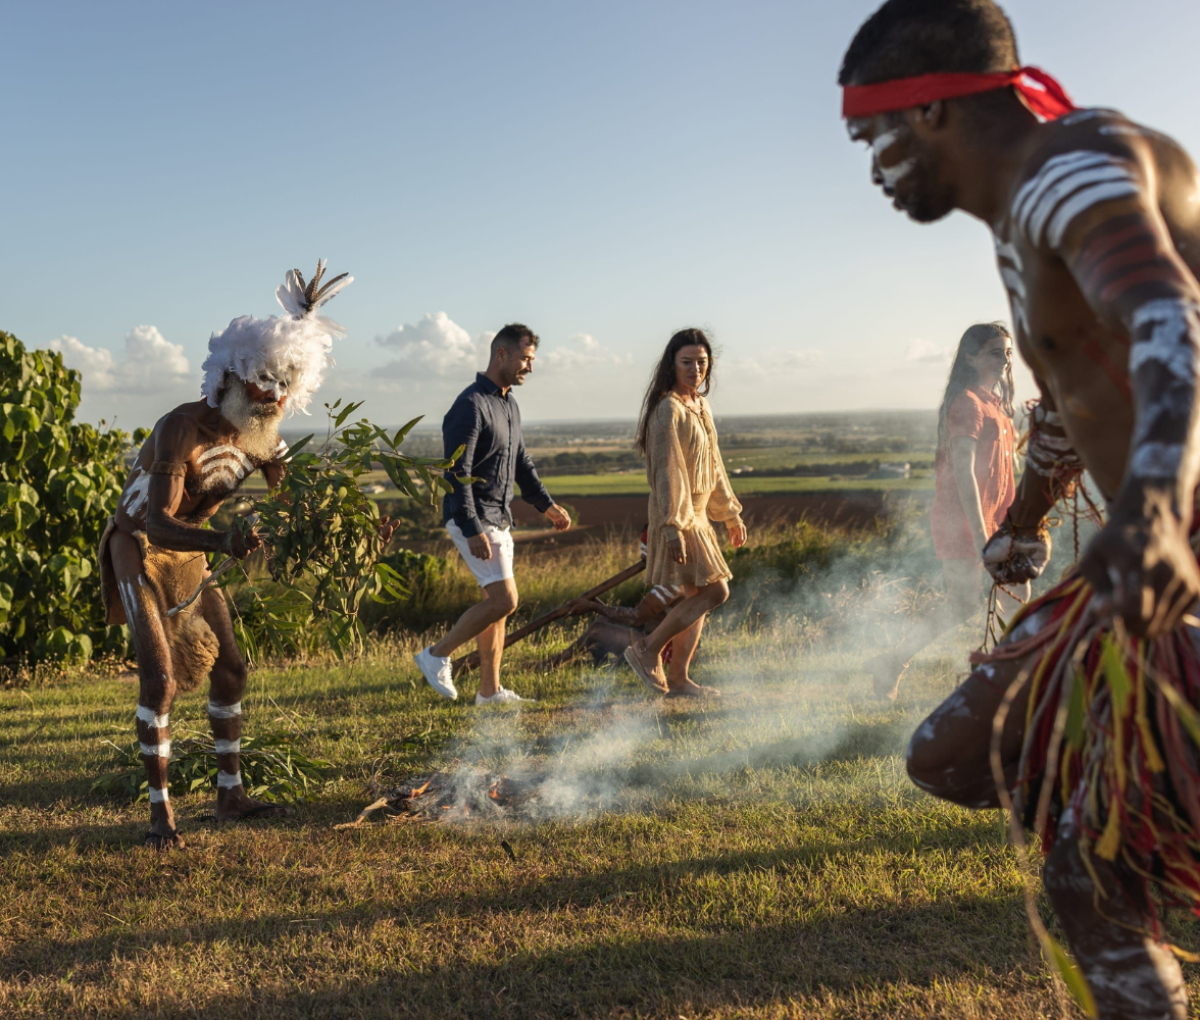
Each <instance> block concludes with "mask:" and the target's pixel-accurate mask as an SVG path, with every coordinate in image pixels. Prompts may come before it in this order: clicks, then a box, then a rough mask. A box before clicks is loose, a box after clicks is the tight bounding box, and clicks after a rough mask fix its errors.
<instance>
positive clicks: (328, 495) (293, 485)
mask: <svg viewBox="0 0 1200 1020" xmlns="http://www.w3.org/2000/svg"><path fill="white" fill-rule="evenodd" d="M361 406H362V401H355V402H351V403H348V404H346V405H345V406H343V405H342V402H341V401H340V400H338V401H336V402H335V403H333V404H326V405H325V407H326V411H327V414H328V418H329V427H328V430H327V433H326V436H325V439H324V441H323V442H322V444H321V445H320V446H319V447H316V448H313V446H312V439H313V437H312V436H311V435H310V436H306V437H305V438H303V439H301V440H299V441H298V442H297V443H295V444H294V445H293V446H292V447H291V448H290V449H289V451H288V454H287V470H286V472H285V473H284V476H283V479H282V481H281V482H280V484H279V486H278V487H277V488H275V489H274V490H272V491H271V492H269V493H267V494H266V495H265V496H262V497H260V498H257V499H254V500H252V501H251V506H250V510H251V511H252V513H250V514H248V515H247V516H245V517H238V518H235V519H234V527H237V528H239V529H241V530H243V531H249V529H250V528H252V527H257V528H258V530H259V533H260V535H261V536H262V539H263V555H264V560H265V566H266V570H267V573H268V574H270V576H271V579H272V580H273V581H275V582H276V583H277V584H279V585H280V586H281V588H282V589H283V590H284V592H286V593H287V599H288V600H289V602H290V605H289V606H288V608H287V610H286V611H284V608H283V606H282V605H280V604H272V602H274V601H275V600H264V599H262V596H261V594H260V593H258V592H255V593H254V595H253V598H254V600H255V611H254V612H253V613H251V614H249V615H250V616H252V617H253V618H254V623H255V626H254V628H253V629H251V628H250V627H249V626H248V625H247V616H246V615H243V614H239V618H238V620H237V621H236V623H235V628H236V629H238V631H239V637H240V638H241V639H242V640H243V647H244V648H245V650H246V652H247V654H248V655H250V656H251V657H254V652H255V651H256V650H267V649H277V648H281V647H286V646H288V645H289V644H292V643H293V639H292V638H290V637H289V635H288V633H287V631H289V630H295V629H296V628H303V627H307V626H311V624H313V623H315V622H319V623H321V624H322V625H323V627H324V629H325V632H326V637H327V640H328V642H329V644H330V646H331V648H332V649H333V651H334V653H335V654H336V655H338V656H339V657H342V656H345V655H347V654H356V653H358V652H359V651H361V650H362V646H363V629H362V625H361V623H360V621H359V610H360V608H361V607H362V604H363V601H364V599H367V598H369V599H371V600H373V601H376V602H395V601H397V600H399V599H403V598H405V597H407V595H408V594H409V593H408V591H407V590H406V589H405V587H404V584H403V582H402V579H401V576H400V574H399V573H397V572H396V570H395V569H393V568H392V567H391V566H389V565H388V564H387V563H386V562H384V561H383V560H382V556H383V553H384V551H385V547H386V544H387V541H386V537H387V535H388V534H389V531H388V528H387V526H386V525H387V520H386V518H384V517H382V516H381V515H380V512H379V507H378V505H377V504H376V503H375V501H374V500H372V499H371V498H370V496H368V495H367V493H365V492H364V491H363V488H362V484H361V480H362V477H363V476H364V475H365V474H367V473H368V472H371V471H374V470H377V467H376V466H377V465H378V466H379V467H382V469H383V470H384V471H385V472H386V473H387V476H388V478H390V479H391V480H392V483H393V484H394V485H395V486H396V488H397V489H399V490H400V491H401V492H402V493H404V494H405V495H407V496H410V497H411V498H412V499H415V500H417V501H419V502H422V503H425V504H427V505H430V506H432V505H435V504H436V502H437V499H438V496H439V494H441V493H443V492H450V491H451V487H450V483H449V482H448V481H446V479H445V478H444V477H443V476H442V474H441V472H443V471H445V470H448V469H449V468H450V467H451V466H452V465H453V463H454V461H455V460H457V459H458V457H459V456H461V454H462V451H461V450H458V451H456V452H455V453H454V455H453V456H452V457H450V458H448V459H439V458H432V457H410V456H408V455H407V454H405V453H403V452H401V449H400V447H401V445H402V444H403V443H404V440H405V438H406V437H407V436H408V434H409V432H410V431H411V430H412V428H413V426H415V425H416V424H417V422H419V421H420V420H421V419H420V418H419V417H418V418H414V419H413V420H412V421H410V422H408V424H406V425H404V426H403V427H401V428H399V429H397V430H396V431H395V432H392V433H389V432H388V431H387V430H385V429H383V428H380V427H379V426H378V425H373V424H372V423H371V422H369V421H368V420H367V419H365V418H360V419H358V420H357V421H354V422H350V421H349V419H350V416H351V415H352V414H354V412H355V411H357V410H358V408H360V407H361ZM464 481H470V479H464ZM247 580H249V578H248V577H247Z"/></svg>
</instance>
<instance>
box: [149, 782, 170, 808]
mask: <svg viewBox="0 0 1200 1020" xmlns="http://www.w3.org/2000/svg"><path fill="white" fill-rule="evenodd" d="M170 799H171V794H170V792H169V791H168V790H167V788H166V787H165V786H164V787H163V788H162V789H161V790H156V789H155V788H154V787H153V786H152V787H150V803H151V804H165V803H166V802H167V801H169V800H170Z"/></svg>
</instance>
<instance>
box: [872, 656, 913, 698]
mask: <svg viewBox="0 0 1200 1020" xmlns="http://www.w3.org/2000/svg"><path fill="white" fill-rule="evenodd" d="M866 667H867V672H869V673H870V674H871V682H872V684H873V686H874V688H875V697H877V698H878V699H879V700H880V701H895V700H896V697H897V696H898V695H899V694H900V680H901V678H902V677H903V676H904V673H905V671H906V670H907V669H908V663H907V662H897V661H896V659H895V657H894V656H892V655H888V654H887V653H884V654H883V655H877V656H875V658H873V659H868V660H867V662H866Z"/></svg>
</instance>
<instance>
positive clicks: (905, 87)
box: [842, 67, 1076, 120]
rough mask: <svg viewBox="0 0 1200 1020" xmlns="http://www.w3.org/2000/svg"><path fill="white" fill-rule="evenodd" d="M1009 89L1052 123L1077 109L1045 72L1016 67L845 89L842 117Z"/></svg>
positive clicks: (897, 79) (902, 108) (929, 76)
mask: <svg viewBox="0 0 1200 1020" xmlns="http://www.w3.org/2000/svg"><path fill="white" fill-rule="evenodd" d="M1009 85H1011V86H1012V87H1013V88H1015V89H1016V90H1017V91H1018V92H1019V93H1021V95H1022V96H1023V97H1024V98H1025V102H1026V103H1027V104H1028V105H1029V108H1030V109H1031V110H1032V111H1033V112H1034V113H1036V114H1037V115H1038V116H1039V117H1042V118H1043V119H1045V120H1055V119H1057V118H1058V117H1061V116H1062V115H1063V114H1064V113H1070V112H1071V111H1072V110H1074V109H1076V106H1075V104H1074V103H1072V102H1071V97H1070V96H1068V95H1067V93H1066V90H1065V89H1064V88H1063V87H1062V86H1061V85H1060V84H1059V83H1058V82H1056V81H1055V80H1054V79H1053V78H1051V77H1050V75H1048V74H1047V73H1046V72H1045V71H1042V70H1039V69H1038V68H1036V67H1018V68H1017V69H1016V70H1015V71H1001V72H1000V73H998V74H957V73H954V74H919V75H917V76H916V77H915V78H896V79H895V80H893V81H883V82H880V83H879V84H877V85H845V86H843V88H842V116H843V117H870V116H871V115H872V114H876V113H887V112H889V111H890V110H907V109H909V108H910V107H913V106H925V105H926V104H927V103H932V102H936V101H937V100H939V99H958V98H959V97H961V96H973V95H975V94H976V93H979V92H990V91H992V90H993V89H1002V88H1007V87H1008V86H1009Z"/></svg>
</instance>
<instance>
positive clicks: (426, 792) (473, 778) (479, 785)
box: [337, 770, 542, 828]
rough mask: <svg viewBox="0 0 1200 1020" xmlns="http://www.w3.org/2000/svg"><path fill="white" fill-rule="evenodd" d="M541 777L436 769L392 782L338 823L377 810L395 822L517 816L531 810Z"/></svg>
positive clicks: (361, 820) (360, 820)
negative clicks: (404, 781) (517, 776)
mask: <svg viewBox="0 0 1200 1020" xmlns="http://www.w3.org/2000/svg"><path fill="white" fill-rule="evenodd" d="M541 783H542V780H540V779H514V778H512V777H511V776H493V775H490V774H489V773H486V772H483V771H477V770H470V771H460V772H435V773H434V774H433V775H431V776H428V777H426V778H424V779H422V780H413V781H410V782H408V783H401V784H400V785H399V786H396V787H394V788H393V789H391V790H389V791H388V792H387V793H385V794H383V796H381V797H380V798H379V799H378V800H376V801H375V802H374V803H372V804H368V805H367V806H366V807H365V808H363V810H362V812H361V813H360V814H359V816H358V817H357V818H356V819H355V820H354V821H353V822H350V823H349V824H348V825H339V826H337V828H350V827H354V826H358V825H362V824H364V823H365V822H366V821H367V819H368V817H369V816H370V815H371V814H372V813H374V812H376V811H382V812H383V814H384V815H385V816H386V817H387V818H388V820H389V821H393V822H400V821H423V822H434V821H452V822H463V821H467V820H470V819H477V820H493V819H496V820H499V819H515V818H520V817H523V816H527V815H530V814H532V813H533V811H532V804H533V802H534V801H535V800H536V798H537V792H538V788H539V787H540V786H541Z"/></svg>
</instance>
